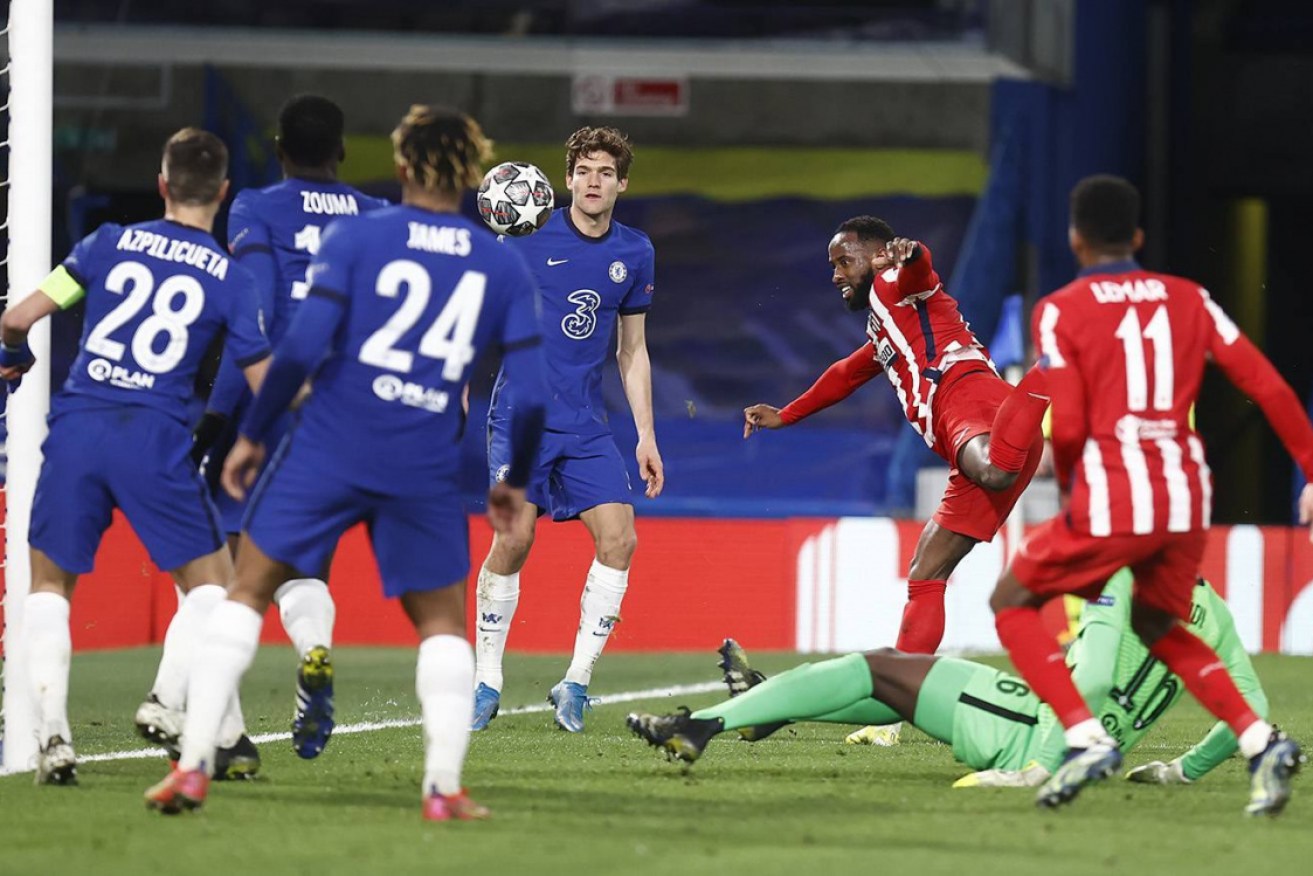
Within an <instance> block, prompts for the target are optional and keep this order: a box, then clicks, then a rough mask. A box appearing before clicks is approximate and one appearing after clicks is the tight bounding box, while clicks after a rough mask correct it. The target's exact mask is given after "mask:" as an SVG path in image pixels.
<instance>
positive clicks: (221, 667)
mask: <svg viewBox="0 0 1313 876" xmlns="http://www.w3.org/2000/svg"><path fill="white" fill-rule="evenodd" d="M263 622H264V618H263V617H261V615H260V613H259V612H257V611H256V610H255V609H253V608H251V607H249V606H247V605H243V604H242V603H240V602H234V601H233V600H231V599H226V600H224V601H223V602H221V603H219V605H217V606H215V608H214V610H213V611H212V612H210V622H209V623H208V624H207V625H206V627H205V635H204V638H203V639H202V641H201V644H200V646H199V648H197V651H196V658H195V660H194V661H193V663H192V671H191V678H190V680H189V682H188V685H187V722H186V724H185V726H184V729H183V735H182V756H181V757H180V758H179V759H178V768H179V769H181V770H184V771H187V770H198V769H199V770H203V771H204V772H205V773H206V774H209V773H210V772H211V771H212V770H213V769H214V750H215V748H216V747H217V745H218V737H219V729H220V727H221V725H222V723H223V718H224V713H225V712H226V710H227V709H228V705H229V703H230V702H231V701H232V699H233V695H234V694H235V693H236V691H237V688H238V685H239V684H240V682H241V679H242V675H243V674H244V673H245V672H246V670H247V668H248V667H250V665H251V661H252V660H253V659H254V658H255V651H256V648H257V647H259V644H260V627H261V626H262V625H263Z"/></svg>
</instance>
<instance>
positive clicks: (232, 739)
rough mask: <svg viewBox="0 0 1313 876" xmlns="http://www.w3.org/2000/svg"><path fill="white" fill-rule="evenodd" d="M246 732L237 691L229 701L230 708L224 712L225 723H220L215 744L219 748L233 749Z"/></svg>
mask: <svg viewBox="0 0 1313 876" xmlns="http://www.w3.org/2000/svg"><path fill="white" fill-rule="evenodd" d="M245 732H246V719H245V718H243V717H242V700H241V697H239V696H238V694H237V691H233V695H232V699H230V700H228V708H226V709H224V711H223V721H221V722H220V723H219V735H218V737H217V738H216V739H215V744H217V745H218V747H219V748H232V747H233V746H234V745H236V744H237V740H239V739H241V738H242V734H243V733H245Z"/></svg>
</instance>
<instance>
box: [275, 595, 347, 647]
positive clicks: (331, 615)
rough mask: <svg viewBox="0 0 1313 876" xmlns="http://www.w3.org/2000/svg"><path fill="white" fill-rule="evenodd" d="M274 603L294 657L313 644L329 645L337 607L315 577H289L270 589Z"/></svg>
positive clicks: (331, 644)
mask: <svg viewBox="0 0 1313 876" xmlns="http://www.w3.org/2000/svg"><path fill="white" fill-rule="evenodd" d="M274 602H276V603H278V613H279V615H280V616H281V617H282V621H283V629H284V630H286V631H287V637H288V638H289V639H291V640H292V646H293V647H294V648H296V656H297V657H304V656H305V655H306V654H307V653H308V652H309V651H310V649H311V648H314V647H316V646H322V647H324V648H332V647H333V623H334V621H335V620H336V619H337V607H336V606H335V605H334V604H333V596H332V594H330V593H329V592H328V585H327V584H325V583H324V582H323V581H321V580H319V579H318V578H293V579H292V580H290V581H286V582H284V583H283V584H282V585H281V586H279V588H278V589H277V590H276V591H274Z"/></svg>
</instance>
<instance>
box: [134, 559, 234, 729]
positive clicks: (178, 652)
mask: <svg viewBox="0 0 1313 876" xmlns="http://www.w3.org/2000/svg"><path fill="white" fill-rule="evenodd" d="M225 594H226V591H225V590H224V588H223V587H221V586H220V585H218V584H202V585H200V586H199V587H193V588H192V589H191V590H190V591H189V592H188V593H186V594H184V595H182V596H181V597H180V600H179V603H178V610H177V611H176V612H174V614H173V620H171V621H169V628H168V630H167V631H166V632H165V633H164V651H163V653H162V654H160V667H159V670H158V671H157V672H156V674H155V683H154V684H153V685H151V689H150V692H151V693H152V694H154V695H155V699H156V700H158V701H159V703H160V705H162V706H164V707H165V708H168V709H174V710H178V711H181V710H182V709H184V708H185V707H186V705H187V677H188V674H189V673H190V672H191V665H192V660H193V659H194V657H195V654H196V646H197V643H198V642H200V640H201V636H202V633H203V631H204V630H205V625H206V622H207V621H208V620H209V617H210V613H211V612H212V611H214V608H215V606H217V605H218V604H219V603H220V602H223V600H224V596H225Z"/></svg>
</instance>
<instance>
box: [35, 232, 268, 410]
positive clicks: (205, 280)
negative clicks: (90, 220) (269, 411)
mask: <svg viewBox="0 0 1313 876" xmlns="http://www.w3.org/2000/svg"><path fill="white" fill-rule="evenodd" d="M63 266H64V269H65V270H67V271H68V273H69V275H70V276H72V277H73V279H74V280H76V281H77V283H78V285H79V286H80V287H81V288H82V290H83V292H84V294H85V296H86V316H85V318H84V320H83V324H82V339H81V342H80V344H79V350H78V355H77V358H76V359H75V360H74V362H73V367H72V368H71V369H70V370H69V375H68V380H67V381H65V383H64V386H63V389H62V390H61V391H60V392H59V393H58V394H57V395H56V397H55V399H53V400H52V404H51V407H52V410H53V411H54V412H55V413H58V412H60V411H63V410H68V409H70V408H76V407H81V406H96V405H101V404H104V403H111V404H133V405H145V406H148V407H152V408H156V409H158V410H161V411H164V412H165V413H168V414H169V415H171V416H173V417H175V418H177V419H178V420H180V421H183V422H185V421H186V419H187V415H188V411H187V405H188V402H189V401H190V399H191V398H192V396H193V395H194V389H193V384H194V382H195V379H196V371H197V369H198V367H199V366H200V362H201V358H202V356H203V355H204V354H205V350H206V348H207V347H208V346H209V344H210V342H211V341H212V340H213V338H214V336H215V334H217V333H218V332H219V330H220V329H227V340H226V342H225V355H227V356H231V357H232V359H233V361H234V362H236V363H237V364H238V365H240V366H242V367H245V366H247V365H250V364H252V363H254V362H258V361H259V360H260V359H263V358H264V357H265V356H267V355H268V354H269V345H268V342H267V341H266V339H265V336H264V330H263V326H262V316H261V313H260V304H259V298H258V296H257V293H256V289H255V284H254V281H253V279H252V277H251V275H250V274H249V273H248V272H247V271H246V270H245V269H244V268H242V267H241V266H240V265H238V264H237V263H236V262H235V261H233V259H232V258H230V257H229V256H228V254H227V253H225V252H224V251H223V250H222V248H221V247H220V246H219V244H218V242H217V241H215V239H214V237H213V236H211V234H210V233H209V232H207V231H202V230H201V229H199V228H194V227H192V226H188V225H183V224H181V223H178V222H174V221H172V220H168V219H157V220H155V221H152V222H143V223H141V224H138V225H129V226H122V225H116V224H113V223H107V224H105V225H102V226H100V228H99V229H97V230H96V231H95V232H94V233H92V234H91V235H89V236H88V237H86V238H84V239H83V240H82V241H81V242H80V243H78V245H77V246H75V247H74V248H73V251H72V252H71V253H70V254H69V256H68V258H66V259H65V260H64V262H63ZM70 303H71V302H70Z"/></svg>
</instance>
